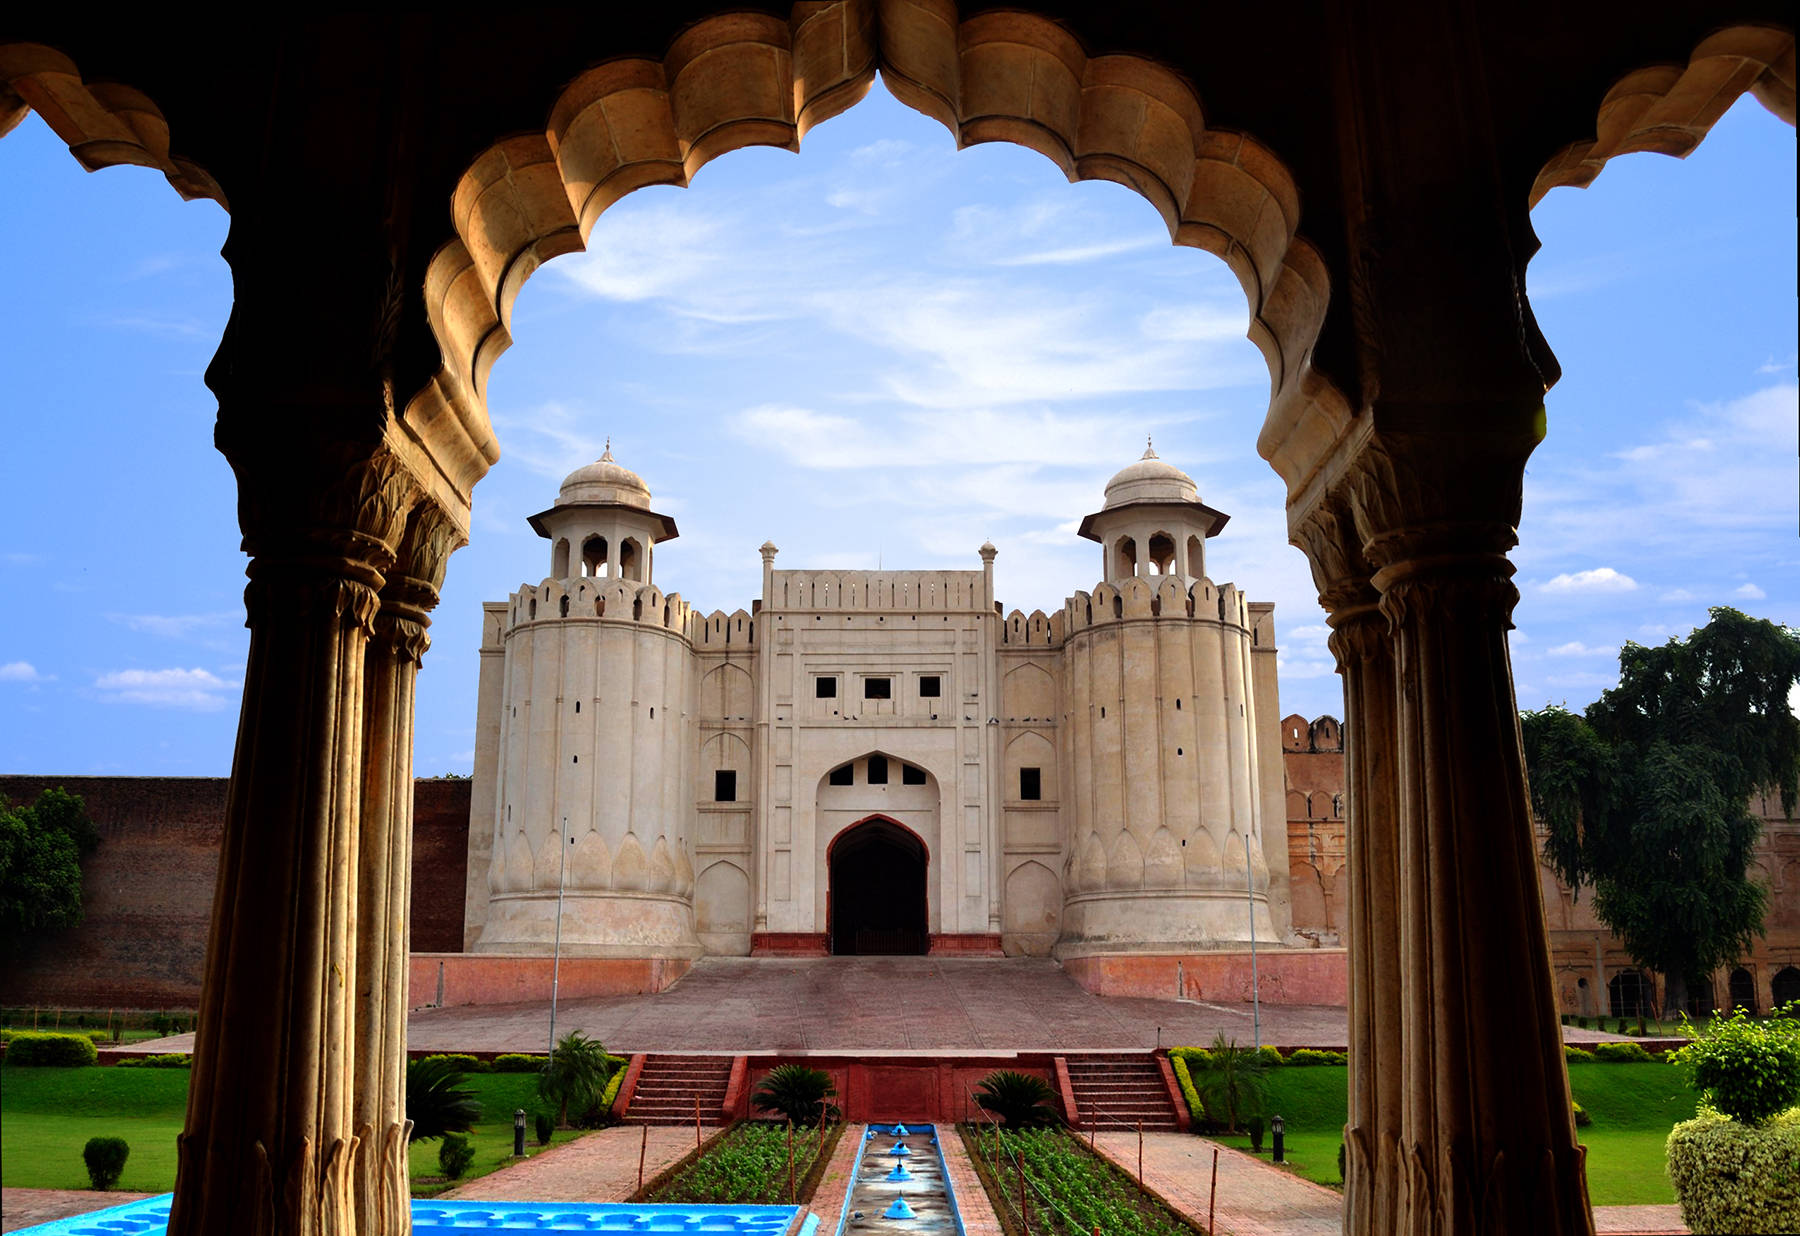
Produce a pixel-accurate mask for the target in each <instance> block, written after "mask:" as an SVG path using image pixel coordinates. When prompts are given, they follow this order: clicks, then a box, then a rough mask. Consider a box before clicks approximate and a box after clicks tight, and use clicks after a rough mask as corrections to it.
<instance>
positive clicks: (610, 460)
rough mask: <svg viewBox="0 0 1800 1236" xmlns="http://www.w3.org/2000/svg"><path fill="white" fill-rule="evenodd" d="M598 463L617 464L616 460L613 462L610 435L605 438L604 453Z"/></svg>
mask: <svg viewBox="0 0 1800 1236" xmlns="http://www.w3.org/2000/svg"><path fill="white" fill-rule="evenodd" d="M600 462H601V463H616V462H618V461H617V460H615V459H614V458H613V457H612V435H611V434H608V435H607V436H606V453H605V454H604V455H602V456H600Z"/></svg>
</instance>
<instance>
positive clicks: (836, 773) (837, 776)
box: [829, 764, 856, 785]
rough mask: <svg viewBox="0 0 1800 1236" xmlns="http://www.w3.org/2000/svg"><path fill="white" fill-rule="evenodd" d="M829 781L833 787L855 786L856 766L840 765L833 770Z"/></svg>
mask: <svg viewBox="0 0 1800 1236" xmlns="http://www.w3.org/2000/svg"><path fill="white" fill-rule="evenodd" d="M829 779H830V781H831V784H833V785H855V784H856V765H854V764H840V765H839V766H838V767H836V768H834V769H832V770H831V777H830V778H829Z"/></svg>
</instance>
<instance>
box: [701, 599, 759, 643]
mask: <svg viewBox="0 0 1800 1236" xmlns="http://www.w3.org/2000/svg"><path fill="white" fill-rule="evenodd" d="M687 637H688V643H690V644H692V645H693V646H694V651H695V652H729V651H732V650H734V649H738V650H743V649H749V648H752V647H754V646H755V644H756V620H755V619H754V618H752V617H751V616H750V615H749V614H747V613H745V612H744V611H743V610H741V609H734V610H732V611H731V612H730V613H729V614H728V613H726V612H725V611H724V610H722V609H715V610H714V611H713V612H712V613H710V614H706V615H704V616H702V615H701V613H700V611H699V610H694V611H692V613H691V616H690V617H689V619H688V625H687Z"/></svg>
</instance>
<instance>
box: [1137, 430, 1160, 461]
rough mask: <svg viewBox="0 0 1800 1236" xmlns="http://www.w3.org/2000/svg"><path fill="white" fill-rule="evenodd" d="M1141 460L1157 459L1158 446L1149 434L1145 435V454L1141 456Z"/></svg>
mask: <svg viewBox="0 0 1800 1236" xmlns="http://www.w3.org/2000/svg"><path fill="white" fill-rule="evenodd" d="M1139 458H1140V459H1155V458H1157V454H1156V445H1155V444H1154V443H1153V442H1152V441H1151V440H1150V435H1149V434H1145V435H1144V453H1143V454H1142V455H1140V456H1139Z"/></svg>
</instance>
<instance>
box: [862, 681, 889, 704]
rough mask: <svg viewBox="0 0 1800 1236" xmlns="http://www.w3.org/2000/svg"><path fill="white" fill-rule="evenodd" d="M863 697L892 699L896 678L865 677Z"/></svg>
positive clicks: (868, 698) (867, 698)
mask: <svg viewBox="0 0 1800 1236" xmlns="http://www.w3.org/2000/svg"><path fill="white" fill-rule="evenodd" d="M863 698H864V699H866V700H891V699H893V698H894V680H893V679H892V678H865V679H863Z"/></svg>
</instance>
